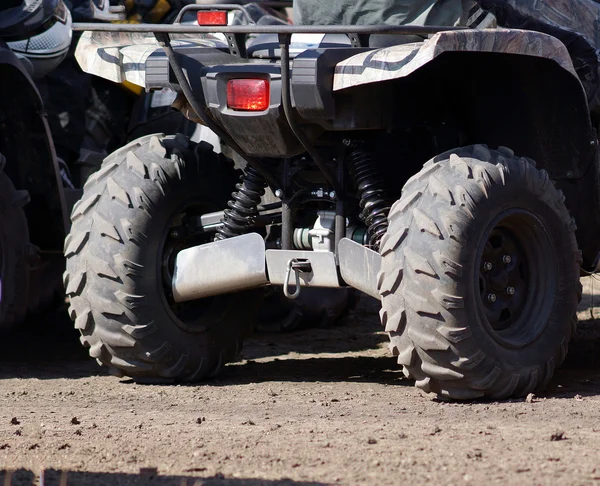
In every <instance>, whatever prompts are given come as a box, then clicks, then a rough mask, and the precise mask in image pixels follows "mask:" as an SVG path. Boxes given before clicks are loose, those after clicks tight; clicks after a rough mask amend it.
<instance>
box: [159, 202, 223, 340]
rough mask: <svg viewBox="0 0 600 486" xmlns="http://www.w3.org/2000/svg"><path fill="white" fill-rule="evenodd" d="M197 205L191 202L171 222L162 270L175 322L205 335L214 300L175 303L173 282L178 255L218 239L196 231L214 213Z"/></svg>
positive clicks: (170, 310)
mask: <svg viewBox="0 0 600 486" xmlns="http://www.w3.org/2000/svg"><path fill="white" fill-rule="evenodd" d="M210 210H211V208H206V207H204V206H203V205H202V204H199V203H197V202H188V203H186V204H184V205H183V206H181V207H180V208H179V209H178V210H177V211H175V212H174V213H173V215H172V217H171V218H170V219H169V221H168V223H167V225H166V230H165V232H164V235H163V239H162V244H161V250H160V251H159V255H161V261H160V268H161V277H162V279H161V280H162V289H163V297H164V299H165V303H166V305H167V307H168V309H169V313H170V314H171V315H172V317H173V321H174V322H175V323H176V324H177V326H179V327H181V328H182V329H184V330H186V331H188V332H204V331H206V330H208V328H209V326H208V325H207V322H209V321H208V320H207V319H205V316H206V314H207V313H209V312H210V311H211V308H212V304H213V303H214V299H215V298H214V297H208V298H204V299H198V300H192V301H188V302H175V300H174V299H173V291H172V282H173V273H174V269H175V260H176V257H177V254H178V253H179V252H180V251H181V250H184V249H186V248H191V247H193V246H197V245H202V244H204V243H209V242H211V241H212V240H213V238H214V233H212V232H210V233H203V232H201V231H199V229H198V228H197V227H196V222H197V221H199V216H201V215H202V214H206V213H207V212H210Z"/></svg>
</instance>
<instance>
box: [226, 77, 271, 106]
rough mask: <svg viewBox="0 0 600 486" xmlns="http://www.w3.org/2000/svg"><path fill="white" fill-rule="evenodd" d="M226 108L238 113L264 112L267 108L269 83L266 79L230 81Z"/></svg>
mask: <svg viewBox="0 0 600 486" xmlns="http://www.w3.org/2000/svg"><path fill="white" fill-rule="evenodd" d="M227 106H228V107H229V108H231V109H233V110H238V111H264V110H266V109H267V108H268V107H269V82H268V81H267V80H266V79H230V80H229V81H228V82H227Z"/></svg>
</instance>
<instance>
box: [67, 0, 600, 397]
mask: <svg viewBox="0 0 600 486" xmlns="http://www.w3.org/2000/svg"><path fill="white" fill-rule="evenodd" d="M534 3H535V5H533V4H534ZM571 6H572V7H573V8H577V9H579V12H580V13H581V15H577V16H571V17H567V16H561V15H559V14H560V12H559V11H560V6H557V5H554V2H553V1H552V0H547V1H545V2H544V1H542V2H540V1H538V0H536V1H535V2H533V1H531V2H529V1H528V2H521V1H519V2H516V1H510V0H509V1H493V0H489V1H488V0H485V1H484V0H482V1H480V2H479V8H481V9H482V12H483V13H484V14H485V16H484V15H482V18H483V17H486V18H487V16H488V15H493V16H494V17H495V19H496V22H497V25H499V26H502V28H491V29H481V28H473V27H466V26H461V25H457V26H453V27H446V26H431V25H425V26H422V25H421V26H417V25H394V26H390V25H375V26H367V25H360V26H359V25H354V26H348V25H336V26H285V25H255V24H253V23H251V22H248V24H247V25H242V26H228V25H226V24H227V21H226V19H227V16H226V10H228V9H234V8H235V9H241V10H242V11H243V7H240V6H234V5H231V6H222V7H220V8H217V9H215V8H214V7H213V8H211V9H210V10H207V8H206V7H204V6H193V7H192V6H190V7H186V8H187V9H188V10H195V11H197V15H198V20H199V23H200V24H211V25H210V26H207V25H198V26H190V25H182V24H180V23H177V22H175V23H174V25H160V26H157V25H134V26H121V25H119V26H116V25H113V26H98V25H90V24H86V25H78V26H76V28H77V29H80V30H88V31H96V32H86V33H85V34H83V36H82V39H81V41H80V43H79V45H78V50H77V57H78V60H79V62H80V64H81V65H82V67H83V68H84V70H86V71H88V72H91V73H94V74H97V75H99V76H102V77H105V78H107V79H112V80H114V81H117V82H119V81H121V80H123V79H127V80H128V81H130V82H133V83H135V84H138V85H140V86H143V87H145V88H146V89H147V90H155V89H161V88H163V87H165V86H167V87H170V88H172V89H174V90H175V91H176V92H177V93H178V96H177V99H176V101H175V103H174V106H176V107H178V108H179V109H180V111H181V112H182V113H184V114H186V116H188V117H189V118H191V119H193V120H194V121H196V122H197V123H201V124H203V125H205V126H207V127H209V128H210V129H211V130H212V131H214V132H215V133H216V134H217V135H218V136H219V137H220V139H221V140H224V141H225V142H226V143H227V145H228V146H229V147H230V148H231V149H232V150H234V151H235V152H236V153H237V154H238V155H239V156H240V157H242V158H243V159H244V160H245V162H246V166H245V168H244V171H243V173H242V174H239V173H236V171H235V170H234V169H233V166H232V164H231V161H230V160H228V159H227V158H225V157H224V156H223V155H222V154H216V153H215V152H214V151H213V147H212V146H211V145H209V144H207V143H204V142H200V143H193V142H191V141H190V140H189V139H188V138H187V137H185V136H183V135H175V136H170V137H166V136H162V135H155V136H147V137H143V138H140V139H139V140H136V141H134V142H132V143H130V144H129V145H127V146H125V147H123V148H121V149H119V150H117V151H116V152H114V153H113V154H111V155H110V156H109V157H107V158H106V160H105V161H104V163H103V166H102V168H101V170H100V171H98V172H97V173H95V174H94V175H93V176H92V177H90V179H89V180H88V182H87V184H86V186H85V189H84V195H83V197H82V199H81V201H80V202H79V203H77V205H76V206H75V208H74V209H73V213H72V215H71V219H72V229H71V232H70V234H69V236H68V237H67V240H66V243H65V255H66V258H67V270H66V272H65V276H64V282H65V286H66V289H67V294H68V296H69V298H70V312H71V315H72V317H73V318H74V320H75V327H76V328H78V329H79V330H80V331H81V340H82V342H83V344H84V345H86V346H88V347H89V348H90V349H89V352H90V355H91V356H92V357H94V358H96V359H97V360H98V361H99V362H100V363H101V364H104V365H107V366H108V367H109V368H110V370H111V372H113V373H114V374H116V375H118V376H123V375H127V376H131V377H133V378H134V379H135V380H138V381H184V382H185V381H194V380H199V379H203V378H207V377H210V376H213V375H215V374H216V373H218V372H219V370H220V369H221V368H222V366H223V365H224V364H225V363H226V362H228V361H230V360H232V359H234V358H235V356H236V355H237V353H238V351H239V349H240V347H241V344H242V340H243V337H244V335H245V333H246V332H247V330H248V329H249V328H250V327H251V325H252V320H253V314H254V313H255V310H256V308H257V306H258V300H259V299H258V296H259V295H260V292H261V289H262V288H264V287H265V286H276V287H279V288H281V289H282V292H283V293H284V294H285V295H286V296H287V297H289V298H291V299H293V298H296V297H297V296H298V295H301V294H302V292H304V291H305V289H315V288H316V289H318V288H329V289H331V288H340V287H347V286H349V287H353V288H355V289H358V290H360V291H362V292H364V293H366V294H367V295H370V296H372V297H374V298H376V299H378V300H380V301H381V312H380V316H381V321H382V324H383V326H384V327H385V330H386V331H387V332H388V333H389V337H390V349H391V351H392V352H393V354H394V355H395V356H396V357H397V360H398V363H399V364H400V365H402V367H403V370H404V373H405V374H406V375H407V376H409V377H411V378H413V379H414V380H415V383H416V385H417V386H418V387H419V388H421V389H423V390H425V391H427V392H433V393H436V394H438V395H441V396H445V397H450V398H454V399H473V398H479V397H486V398H494V399H496V398H507V397H514V396H523V395H526V394H528V393H530V392H533V391H535V390H539V389H541V388H543V387H544V386H545V385H546V384H547V383H548V381H549V380H550V378H551V377H552V375H553V373H554V370H555V368H556V367H557V366H559V365H560V364H561V363H562V361H563V360H564V358H565V355H566V353H567V347H568V343H569V338H570V336H571V334H572V332H573V329H574V328H575V326H576V308H577V304H578V302H579V299H580V293H581V286H580V283H579V276H580V270H581V269H584V270H592V266H593V265H594V263H595V262H596V258H597V256H598V253H599V251H600V240H599V239H598V238H597V235H598V231H599V230H600V218H599V215H600V211H599V209H600V183H599V170H600V167H599V162H598V148H597V147H598V140H597V135H596V124H597V120H598V113H599V105H598V98H597V93H598V92H599V91H598V88H599V86H600V84H599V82H598V58H597V57H596V49H595V48H596V47H598V46H594V44H593V42H594V41H593V39H597V35H596V34H597V32H596V29H597V28H598V27H597V25H596V24H595V23H594V22H593V21H592V20H591V19H594V18H596V17H597V15H598V13H600V6H598V5H597V4H596V3H594V2H591V1H587V0H581V1H578V2H577V1H573V2H571ZM557 12H558V13H557ZM570 18H573V19H584V20H585V19H587V18H589V19H590V21H589V22H587V20H586V21H585V24H584V23H582V24H581V25H579V24H578V23H577V21H575V20H573V21H569V22H571V24H569V25H561V22H563V23H564V22H565V19H570ZM582 22H583V20H582ZM215 24H216V25H221V27H219V28H218V29H216V27H215ZM487 25H491V24H487ZM475 27H476V26H475ZM515 27H519V29H517V28H515ZM215 30H218V31H219V32H221V33H223V34H224V35H225V38H226V43H222V42H221V41H219V40H218V39H215V38H214V37H211V36H210V35H209V34H210V33H211V32H214V31H215ZM148 33H153V35H154V38H155V40H153V38H152V36H151V35H149V34H148ZM298 34H302V35H300V36H299V35H298ZM305 34H307V35H308V38H307V37H306V36H305V37H302V36H303V35H305ZM384 35H385V36H386V37H387V38H389V37H394V38H395V39H396V41H395V42H392V43H391V45H389V46H388V47H379V48H373V47H370V42H369V41H370V39H371V38H372V37H374V36H384ZM182 36H183V37H182ZM415 37H417V38H418V39H419V40H418V42H414V39H415ZM248 39H251V41H249V40H248ZM407 39H410V42H408V43H406V42H405V41H406V40H407ZM378 42H379V41H378ZM238 177H240V181H239V182H238V183H237V185H236V183H235V181H236V179H237V178H238ZM267 187H268V188H270V189H271V190H272V191H273V194H274V195H275V196H276V198H277V199H278V200H277V201H276V202H274V203H271V204H262V203H261V196H262V194H263V193H264V191H265V189H266V188H267ZM226 188H230V189H226ZM232 188H235V189H232ZM231 190H234V192H233V194H231Z"/></svg>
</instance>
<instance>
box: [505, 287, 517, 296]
mask: <svg viewBox="0 0 600 486" xmlns="http://www.w3.org/2000/svg"><path fill="white" fill-rule="evenodd" d="M506 294H507V295H515V288H514V287H506Z"/></svg>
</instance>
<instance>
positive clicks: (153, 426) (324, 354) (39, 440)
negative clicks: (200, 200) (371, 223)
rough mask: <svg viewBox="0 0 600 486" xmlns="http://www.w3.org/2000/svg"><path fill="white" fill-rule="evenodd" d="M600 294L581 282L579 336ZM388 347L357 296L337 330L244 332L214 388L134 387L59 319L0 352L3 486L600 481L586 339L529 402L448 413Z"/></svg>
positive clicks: (591, 359) (590, 350)
mask: <svg viewBox="0 0 600 486" xmlns="http://www.w3.org/2000/svg"><path fill="white" fill-rule="evenodd" d="M592 284H594V287H595V292H596V301H594V302H592ZM598 290H600V282H598V281H592V280H590V279H587V280H586V281H585V289H584V301H583V302H582V307H581V312H580V318H581V319H584V320H585V322H586V325H588V326H589V324H590V323H591V322H592V320H591V319H592V317H595V318H597V319H600V296H598V294H600V292H598ZM594 306H596V307H594ZM599 324H600V321H599ZM57 328H58V329H61V330H62V331H61V332H60V333H59V332H56V329H57ZM32 336H36V337H35V338H34V337H32ZM386 342H387V338H386V336H385V335H384V334H383V333H381V332H379V327H378V321H377V315H376V312H375V306H374V305H373V303H372V302H370V301H368V300H366V299H363V301H362V303H361V305H360V306H359V308H358V309H357V310H356V311H354V312H353V313H352V314H351V315H350V316H349V318H348V319H347V321H346V322H345V324H344V325H343V326H340V327H336V328H333V329H317V330H305V331H297V332H294V333H290V334H286V335H269V334H261V335H256V336H254V337H253V338H252V339H251V340H250V341H249V342H248V343H247V346H246V349H245V351H244V360H243V361H241V362H239V363H235V364H233V365H230V366H228V367H227V368H226V371H225V373H224V374H223V375H222V376H221V377H220V378H219V379H218V380H214V381H212V382H210V383H206V384H201V385H198V386H142V385H136V384H134V383H132V382H131V381H130V380H127V379H118V378H114V377H111V376H108V375H107V374H106V373H105V371H104V370H103V369H102V368H100V367H98V366H97V365H96V364H95V362H93V361H92V360H90V359H89V358H87V356H86V353H85V351H84V350H83V349H82V348H81V347H80V346H79V344H78V342H77V335H76V334H74V333H73V331H72V330H71V327H70V323H69V322H67V319H66V316H65V315H63V314H57V315H52V316H46V317H45V318H43V319H42V318H40V319H37V321H35V322H32V323H28V325H27V326H24V327H23V328H22V329H21V330H20V332H19V333H17V334H15V335H13V336H10V337H9V338H5V340H4V342H3V343H0V470H4V472H0V484H5V485H7V484H11V475H12V484H31V482H32V480H33V481H34V482H35V481H37V484H42V483H43V484H44V485H51V484H56V485H59V484H60V485H61V486H62V485H66V484H68V485H77V484H85V485H89V484H107V485H117V486H120V485H129V484H157V485H163V484H164V485H167V484H169V485H171V484H172V485H177V486H180V485H189V486H199V485H231V486H255V485H306V486H308V485H322V484H347V485H359V484H373V485H386V484H402V483H425V482H432V483H433V482H435V483H437V484H482V483H491V484H514V483H517V482H519V483H520V484H523V485H525V484H553V483H559V482H561V483H567V484H591V483H594V482H597V481H600V461H598V457H600V420H599V418H600V365H598V363H597V360H596V359H595V356H596V355H597V351H598V349H599V348H598V345H597V343H595V342H592V343H590V342H588V343H586V345H585V351H582V349H583V348H581V347H577V346H576V347H575V348H574V349H575V350H576V351H574V352H572V353H570V356H569V359H568V362H567V364H566V365H565V366H563V367H562V368H561V369H560V370H558V371H557V373H556V375H555V378H554V380H553V381H552V383H551V385H550V387H549V389H548V390H547V391H546V392H545V393H544V394H541V395H540V396H537V397H534V398H533V399H530V400H523V399H521V400H509V401H504V402H475V403H447V402H441V401H438V400H437V399H435V398H434V397H431V396H428V395H424V394H423V393H421V392H420V391H418V390H416V389H415V388H413V386H412V383H411V382H410V381H409V380H406V379H404V378H403V377H402V374H401V373H400V372H399V371H398V369H397V367H396V365H395V363H394V360H393V359H392V358H391V357H390V356H389V354H388V351H387V347H386ZM13 471H14V472H13ZM40 471H44V474H43V478H44V479H43V480H40Z"/></svg>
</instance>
